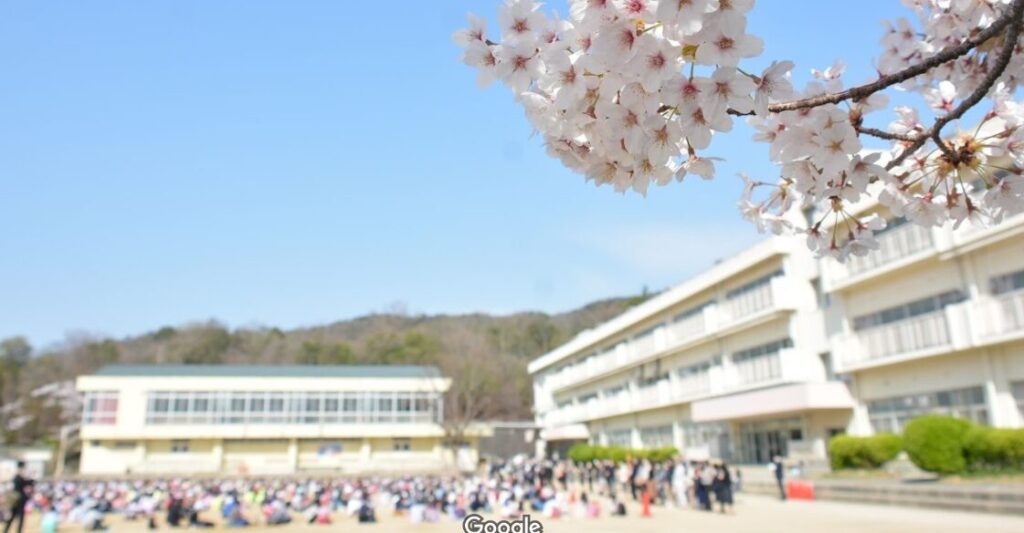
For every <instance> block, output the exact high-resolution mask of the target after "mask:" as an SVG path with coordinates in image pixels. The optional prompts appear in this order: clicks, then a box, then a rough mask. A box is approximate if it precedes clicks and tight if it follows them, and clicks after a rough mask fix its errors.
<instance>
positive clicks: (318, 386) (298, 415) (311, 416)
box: [77, 365, 480, 475]
mask: <svg viewBox="0 0 1024 533" xmlns="http://www.w3.org/2000/svg"><path fill="white" fill-rule="evenodd" d="M450 384H451V380H450V379H449V378H446V377H443V376H442V375H441V373H440V371H439V370H438V369H437V368H434V367H428V366H355V365H331V366H242V365H217V366H214V365H112V366H107V367H105V368H103V369H101V370H100V371H98V372H96V373H95V374H92V375H87V376H81V377H79V378H78V381H77V387H78V390H79V391H80V392H81V393H82V395H83V402H84V406H83V416H82V425H81V433H80V437H81V440H82V455H81V462H80V472H81V473H82V474H85V475H136V474H137V475H165V474H166V475H169V474H174V475H183V474H230V475H287V474H300V473H301V474H311V475H314V474H318V473H361V472H387V471H401V472H417V471H438V470H449V469H453V468H472V467H473V466H475V464H476V459H477V452H476V443H477V442H478V440H479V437H480V432H479V431H476V430H471V431H469V432H468V434H469V438H468V439H467V440H468V441H469V445H461V446H457V447H452V446H449V445H447V443H446V440H445V438H444V437H445V431H444V428H443V427H442V422H443V418H442V417H443V413H444V406H443V394H444V392H445V391H446V390H448V387H449V386H450ZM474 431H475V432H474Z"/></svg>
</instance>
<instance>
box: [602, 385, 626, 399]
mask: <svg viewBox="0 0 1024 533" xmlns="http://www.w3.org/2000/svg"><path fill="white" fill-rule="evenodd" d="M624 392H626V384H625V383H619V384H618V385H612V386H611V387H608V388H607V389H605V390H604V397H605V398H614V397H615V396H618V395H619V394H622V393H624Z"/></svg>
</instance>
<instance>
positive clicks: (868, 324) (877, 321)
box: [853, 290, 967, 331]
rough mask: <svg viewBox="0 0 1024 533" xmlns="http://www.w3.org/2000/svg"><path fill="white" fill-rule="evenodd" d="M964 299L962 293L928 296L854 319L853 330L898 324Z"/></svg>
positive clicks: (954, 292) (948, 292)
mask: <svg viewBox="0 0 1024 533" xmlns="http://www.w3.org/2000/svg"><path fill="white" fill-rule="evenodd" d="M966 298H967V297H966V295H964V293H963V292H962V291H959V290H954V291H947V292H944V293H942V294H937V295H935V296H929V297H927V298H922V299H920V300H915V301H913V302H909V303H905V304H900V305H897V306H895V307H890V308H888V309H882V310H880V311H875V312H874V313H869V314H866V315H861V316H858V317H854V319H853V329H854V330H857V331H859V330H863V329H869V328H873V327H876V326H881V325H884V324H889V323H892V322H899V321H900V320H906V319H908V318H913V317H915V316H920V315H926V314H928V313H933V312H935V311H938V310H940V309H943V308H945V307H946V306H947V305H950V304H955V303H959V302H962V301H964V299H966Z"/></svg>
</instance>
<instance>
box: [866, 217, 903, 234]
mask: <svg viewBox="0 0 1024 533" xmlns="http://www.w3.org/2000/svg"><path fill="white" fill-rule="evenodd" d="M906 223H907V217H896V218H890V219H889V220H886V221H885V227H884V228H882V229H880V230H878V231H876V232H874V235H875V237H876V238H877V237H878V236H879V235H885V234H886V233H889V232H890V231H892V230H894V229H896V228H898V227H901V226H903V225H904V224H906Z"/></svg>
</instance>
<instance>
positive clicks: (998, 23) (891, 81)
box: [768, 0, 1024, 113]
mask: <svg viewBox="0 0 1024 533" xmlns="http://www.w3.org/2000/svg"><path fill="white" fill-rule="evenodd" d="M1022 9H1024V0H1014V2H1013V4H1012V5H1011V7H1010V9H1008V10H1007V11H1006V13H1004V14H1003V15H1002V16H1001V17H999V18H998V19H996V20H995V22H993V23H992V24H991V25H990V26H989V27H987V28H985V29H984V30H982V31H980V32H978V34H977V35H975V36H974V37H971V38H970V39H967V40H966V41H964V42H962V43H960V44H958V45H956V46H952V47H948V48H945V49H943V50H942V51H941V52H939V53H937V54H935V55H933V56H931V57H929V58H928V59H925V60H924V61H922V62H920V63H918V64H916V65H913V66H910V67H907V68H905V69H903V70H901V71H899V72H896V73H893V74H889V75H886V76H882V77H881V78H878V79H877V80H875V81H873V82H871V83H866V84H864V85H859V86H857V87H851V88H849V89H847V90H845V91H840V92H837V93H828V94H822V95H820V96H814V97H811V98H804V99H803V100H796V101H794V102H786V103H782V104H775V105H770V106H768V111H770V112H773V113H781V112H783V111H794V110H797V109H804V108H808V107H818V106H821V105H825V104H836V103H839V102H842V101H844V100H850V99H854V100H860V99H862V98H866V97H868V96H871V95H872V94H874V93H876V92H878V91H881V90H883V89H886V88H888V87H891V86H893V85H896V84H897V83H902V82H904V81H907V80H909V79H911V78H914V77H917V76H920V75H921V74H924V73H925V72H928V71H929V70H931V69H933V68H935V67H938V66H939V65H942V64H943V63H948V62H950V61H953V60H954V59H957V58H959V57H960V56H962V55H964V54H966V53H967V52H970V51H971V50H972V49H974V48H976V47H977V46H978V45H980V44H982V43H984V42H985V41H987V40H989V39H991V38H993V37H995V36H997V35H999V34H1000V33H1001V32H1002V31H1003V29H1004V28H1006V27H1007V26H1008V25H1009V24H1010V23H1011V22H1013V21H1016V20H1019V19H1020V16H1019V15H1020V13H1021V11H1022Z"/></svg>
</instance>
